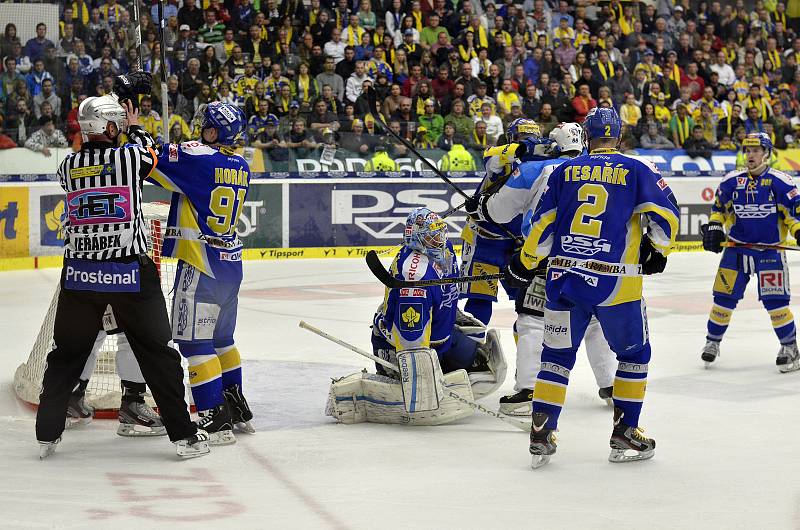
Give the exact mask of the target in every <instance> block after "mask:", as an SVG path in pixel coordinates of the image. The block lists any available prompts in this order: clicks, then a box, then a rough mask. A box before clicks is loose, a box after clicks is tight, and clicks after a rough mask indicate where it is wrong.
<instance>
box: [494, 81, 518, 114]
mask: <svg viewBox="0 0 800 530" xmlns="http://www.w3.org/2000/svg"><path fill="white" fill-rule="evenodd" d="M512 103H520V104H522V103H521V102H520V100H519V94H518V93H517V92H516V91H515V90H514V87H513V85H512V84H511V79H504V80H503V88H502V90H501V91H500V92H499V93H498V94H497V110H498V111H499V114H500V116H505V115H506V114H508V113H510V112H511V104H512Z"/></svg>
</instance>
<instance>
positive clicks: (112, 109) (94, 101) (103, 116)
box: [78, 94, 128, 141]
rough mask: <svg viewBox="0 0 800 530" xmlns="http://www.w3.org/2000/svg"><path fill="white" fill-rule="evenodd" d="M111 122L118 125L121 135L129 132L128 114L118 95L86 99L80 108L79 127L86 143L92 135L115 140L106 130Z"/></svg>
mask: <svg viewBox="0 0 800 530" xmlns="http://www.w3.org/2000/svg"><path fill="white" fill-rule="evenodd" d="M109 122H111V123H113V124H114V125H116V126H117V129H118V130H119V132H120V133H122V132H125V131H127V130H128V112H127V111H126V110H125V109H124V108H123V107H122V105H120V104H119V98H118V97H117V95H116V94H107V95H105V96H100V97H90V98H86V99H85V100H83V102H81V104H80V106H79V107H78V125H80V128H81V134H82V135H83V140H84V141H86V139H87V138H86V137H87V135H90V134H103V135H105V136H106V137H107V138H108V139H109V140H114V138H112V137H111V136H109V134H108V131H107V129H106V127H107V126H108V123H109Z"/></svg>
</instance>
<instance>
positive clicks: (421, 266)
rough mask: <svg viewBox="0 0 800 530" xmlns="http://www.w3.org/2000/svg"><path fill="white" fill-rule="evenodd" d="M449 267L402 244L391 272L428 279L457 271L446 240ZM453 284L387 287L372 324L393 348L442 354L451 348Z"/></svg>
mask: <svg viewBox="0 0 800 530" xmlns="http://www.w3.org/2000/svg"><path fill="white" fill-rule="evenodd" d="M447 248H448V250H449V251H450V253H449V259H450V260H451V261H450V270H449V271H445V270H444V268H443V267H442V266H441V265H439V264H438V263H435V262H434V261H433V260H431V259H430V258H429V257H428V256H427V255H425V254H422V253H420V252H417V251H416V250H411V249H410V248H408V247H403V248H402V249H400V252H398V253H397V257H395V260H394V262H393V263H392V266H391V269H390V271H391V273H392V275H393V276H394V277H395V278H399V279H402V280H414V281H417V280H431V279H440V278H452V277H456V276H457V275H458V262H457V260H456V257H455V253H454V252H453V245H452V244H451V243H450V242H449V241H448V243H447ZM457 302H458V286H457V285H456V284H449V285H436V286H430V287H413V288H411V287H409V288H402V289H388V288H387V289H386V294H385V296H384V299H383V304H382V305H381V307H380V309H379V310H378V312H377V313H376V314H375V318H374V322H373V323H374V324H375V326H376V328H377V329H378V331H379V332H380V333H381V335H383V337H384V338H385V339H386V340H387V341H388V342H389V343H390V344H391V345H392V346H393V347H394V348H395V350H396V351H403V350H408V349H411V348H432V349H436V351H437V353H439V354H441V353H444V352H445V351H447V350H448V349H449V348H450V333H451V332H452V331H453V326H455V323H456V303H457Z"/></svg>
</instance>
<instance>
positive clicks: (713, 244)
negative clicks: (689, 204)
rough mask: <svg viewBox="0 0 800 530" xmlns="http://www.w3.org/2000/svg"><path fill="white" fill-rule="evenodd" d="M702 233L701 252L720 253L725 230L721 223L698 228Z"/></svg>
mask: <svg viewBox="0 0 800 530" xmlns="http://www.w3.org/2000/svg"><path fill="white" fill-rule="evenodd" d="M700 231H701V232H702V233H703V250H707V251H709V252H715V253H719V252H722V243H723V242H725V230H724V229H723V228H722V224H721V223H717V222H716V221H712V222H710V223H708V224H704V225H702V226H701V227H700Z"/></svg>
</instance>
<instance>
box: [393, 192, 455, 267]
mask: <svg viewBox="0 0 800 530" xmlns="http://www.w3.org/2000/svg"><path fill="white" fill-rule="evenodd" d="M403 243H404V244H405V246H407V247H408V248H411V249H413V250H416V251H417V252H421V253H423V254H426V255H427V256H428V257H430V258H431V259H432V260H434V261H435V262H437V263H439V264H440V265H446V264H447V261H448V260H447V254H448V252H447V223H445V222H444V221H443V220H442V218H441V217H439V215H438V214H437V213H435V212H432V211H431V210H429V209H428V208H425V207H424V206H423V207H419V208H414V209H413V210H411V213H409V214H408V217H406V227H405V231H404V232H403Z"/></svg>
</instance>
